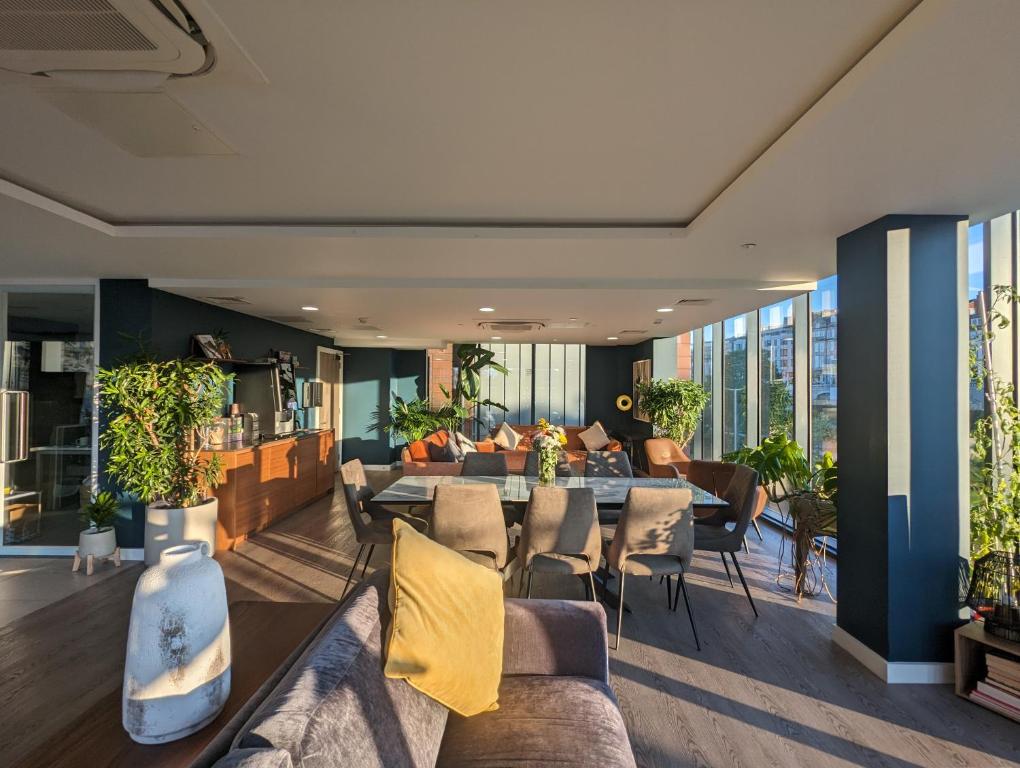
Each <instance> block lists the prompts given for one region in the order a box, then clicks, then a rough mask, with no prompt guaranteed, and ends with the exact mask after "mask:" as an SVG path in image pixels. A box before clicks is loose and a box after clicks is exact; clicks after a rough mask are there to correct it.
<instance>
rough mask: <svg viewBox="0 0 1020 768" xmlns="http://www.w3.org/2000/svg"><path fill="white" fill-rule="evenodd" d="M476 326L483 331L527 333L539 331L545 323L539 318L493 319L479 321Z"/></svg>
mask: <svg viewBox="0 0 1020 768" xmlns="http://www.w3.org/2000/svg"><path fill="white" fill-rule="evenodd" d="M478 327H479V328H481V329H482V330H485V331H499V332H500V333H527V332H528V331H540V330H542V329H543V328H545V323H543V322H542V321H540V320H494V321H486V322H483V323H479V324H478Z"/></svg>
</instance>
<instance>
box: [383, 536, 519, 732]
mask: <svg viewBox="0 0 1020 768" xmlns="http://www.w3.org/2000/svg"><path fill="white" fill-rule="evenodd" d="M389 603H390V611H391V612H392V614H393V618H392V620H391V622H390V634H389V639H388V641H387V647H386V669H385V674H386V677H392V678H397V679H403V680H406V681H407V682H409V683H410V684H411V685H412V686H414V687H415V688H417V689H418V690H419V691H421V692H422V693H424V694H425V695H426V696H429V697H431V698H433V699H435V700H436V701H438V702H439V703H440V704H443V705H444V706H446V707H448V708H449V709H452V710H453V711H454V712H456V713H458V714H460V715H464V716H466V717H470V716H471V715H477V714H478V713H479V712H487V711H490V710H493V709H498V708H499V705H498V704H497V703H496V702H497V699H498V698H499V681H500V678H501V677H502V675H503V579H502V578H501V577H500V576H499V574H498V573H496V572H495V571H492V570H489V569H488V568H486V567H484V566H482V565H478V564H477V563H473V562H471V561H470V560H468V559H467V558H466V557H464V556H462V555H460V554H458V553H457V552H455V551H454V550H452V549H448V548H447V547H444V546H443V545H442V544H437V543H436V542H434V541H432V540H431V539H429V538H427V537H426V536H423V535H422V534H420V533H418V531H416V530H415V529H414V528H412V527H411V526H410V525H408V524H407V523H405V522H403V521H402V520H394V521H393V570H392V575H391V577H390V593H389Z"/></svg>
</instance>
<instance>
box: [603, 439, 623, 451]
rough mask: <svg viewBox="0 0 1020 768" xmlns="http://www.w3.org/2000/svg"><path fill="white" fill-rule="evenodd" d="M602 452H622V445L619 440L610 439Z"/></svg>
mask: <svg viewBox="0 0 1020 768" xmlns="http://www.w3.org/2000/svg"><path fill="white" fill-rule="evenodd" d="M602 450H604V451H622V450H623V443H621V442H620V441H619V440H613V439H610V440H609V445H607V446H606V447H605V448H603V449H602Z"/></svg>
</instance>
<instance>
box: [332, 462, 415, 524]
mask: <svg viewBox="0 0 1020 768" xmlns="http://www.w3.org/2000/svg"><path fill="white" fill-rule="evenodd" d="M340 469H341V474H342V475H343V482H344V492H345V493H346V491H347V486H348V485H350V486H351V490H352V492H353V493H354V496H355V498H356V499H357V501H358V506H359V507H360V509H361V511H362V512H364V513H365V514H366V515H368V516H369V517H371V518H372V519H373V520H385V521H389V520H392V519H393V518H394V517H405V515H404V514H403V513H401V512H396V511H394V510H392V509H389V508H387V507H384V506H383V505H382V504H377V503H376V502H374V501H372V497H373V496H375V492H374V491H373V490H372V488H371V486H369V484H368V478H366V477H365V466H364V465H363V464H362V463H361V459H351V460H350V461H348V462H347V463H345V464H344V465H343V466H342V467H341V468H340ZM345 498H346V496H345Z"/></svg>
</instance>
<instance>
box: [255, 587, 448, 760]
mask: <svg viewBox="0 0 1020 768" xmlns="http://www.w3.org/2000/svg"><path fill="white" fill-rule="evenodd" d="M388 584H389V571H388V570H384V571H380V572H378V573H376V574H374V575H373V577H372V578H370V579H369V580H368V581H366V582H365V583H364V584H363V585H361V586H359V588H358V589H357V590H356V591H355V593H354V595H353V596H352V598H351V599H350V600H349V602H348V605H347V607H346V608H345V609H344V610H343V611H341V612H338V613H337V615H336V617H334V618H333V619H332V620H331V622H330V624H329V625H327V627H326V628H325V629H324V630H323V632H322V634H321V635H320V636H319V638H317V640H316V641H315V642H314V643H313V644H312V645H311V646H310V647H309V649H308V650H307V651H306V652H305V654H304V655H303V656H302V657H301V658H300V659H299V660H298V661H297V663H296V664H295V665H294V668H293V669H292V670H291V672H290V673H288V675H287V676H286V677H285V678H284V679H283V681H282V682H281V683H280V685H279V687H277V689H276V690H275V691H274V692H273V694H272V695H271V696H270V697H269V698H268V699H266V701H265V702H264V703H263V704H262V706H261V707H260V708H259V710H258V711H257V712H256V713H255V715H254V716H253V717H252V719H251V720H250V721H249V723H248V725H247V726H246V728H245V729H244V730H243V731H242V732H241V734H240V735H239V737H238V739H237V741H236V742H235V746H237V747H242V748H243V747H278V748H281V749H285V750H287V751H288V752H289V753H290V755H291V757H292V759H293V761H294V765H295V766H296V767H297V768H312V767H313V766H322V768H327V766H328V768H333V767H334V766H344V765H357V766H366V767H368V766H432V765H435V761H436V756H437V755H438V753H439V745H440V743H441V741H442V737H443V728H444V726H445V724H446V718H447V713H448V712H447V709H446V707H444V706H443V705H441V704H439V703H438V702H436V701H434V700H432V699H430V698H429V697H427V696H425V695H424V694H423V693H420V692H419V691H416V690H415V689H414V688H412V687H411V686H410V685H408V684H407V683H406V682H404V681H403V680H390V679H388V678H386V677H385V676H384V675H383V658H382V647H383V637H385V634H384V633H385V631H386V627H387V626H388V624H389V619H390V616H389V611H388V609H387V607H386V591H387V588H388Z"/></svg>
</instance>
